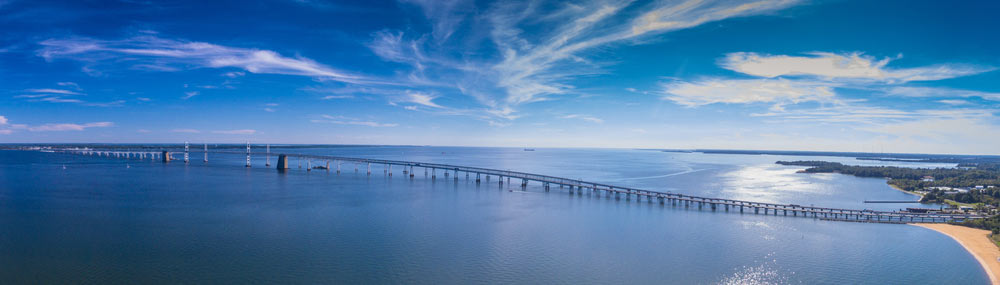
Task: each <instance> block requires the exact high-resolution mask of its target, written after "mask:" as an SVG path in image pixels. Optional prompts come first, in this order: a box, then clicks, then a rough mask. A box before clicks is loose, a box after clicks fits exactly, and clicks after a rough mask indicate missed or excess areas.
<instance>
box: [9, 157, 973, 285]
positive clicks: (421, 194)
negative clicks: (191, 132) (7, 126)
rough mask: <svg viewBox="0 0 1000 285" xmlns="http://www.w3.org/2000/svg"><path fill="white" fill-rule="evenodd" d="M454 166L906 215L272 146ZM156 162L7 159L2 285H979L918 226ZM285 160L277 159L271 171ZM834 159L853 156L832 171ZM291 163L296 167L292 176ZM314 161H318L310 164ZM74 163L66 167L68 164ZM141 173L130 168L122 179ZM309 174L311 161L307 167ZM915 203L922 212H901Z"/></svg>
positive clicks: (502, 160)
mask: <svg viewBox="0 0 1000 285" xmlns="http://www.w3.org/2000/svg"><path fill="white" fill-rule="evenodd" d="M272 151H274V152H276V153H277V152H282V151H284V152H306V153H315V154H330V155H345V156H356V157H378V158H391V159H406V160H415V161H426V162H442V163H454V164H461V165H470V166H484V167H493V168H501V169H513V170H519V171H527V172H537V173H541V174H549V175H556V176H565V177H573V178H584V179H586V180H592V181H599V182H608V183H614V184H619V185H626V186H633V187H640V188H646V189H650V190H669V191H675V192H682V193H689V194H697V195H708V196H719V197H727V198H738V199H748V200H757V201H770V202H785V203H797V204H816V205H824V206H831V207H850V208H872V209H894V208H898V207H901V206H900V205H898V204H897V205H892V204H862V203H861V201H863V200H865V199H881V200H900V199H914V197H913V196H910V195H908V194H905V193H901V192H899V191H895V190H892V189H891V188H889V187H888V186H886V185H885V181H884V180H881V179H870V178H869V179H865V178H856V177H850V176H844V175H835V174H819V175H816V174H812V175H810V174H797V173H795V171H796V170H798V169H800V168H796V167H786V166H780V165H774V164H773V162H774V161H775V160H794V159H810V160H815V159H818V158H815V157H811V158H810V157H804V158H799V157H785V156H749V155H706V154H687V153H663V152H652V151H641V150H589V149H538V150H536V151H534V152H525V151H522V150H521V149H504V148H437V147H433V148H432V147H335V148H317V149H295V150H277V149H272ZM192 157H194V158H195V162H193V163H191V164H190V165H184V164H183V163H177V162H174V163H170V164H166V165H164V164H161V163H155V162H151V161H135V160H132V161H125V160H113V159H105V158H92V157H81V156H73V155H65V154H53V153H38V152H18V151H0V227H2V228H3V229H4V231H3V232H2V233H0V283H4V284H8V283H39V282H41V283H67V282H72V283H77V282H86V283H149V282H155V283H207V282H213V283H223V282H225V283H255V282H256V283H275V282H284V283H288V282H292V283H408V284H411V283H416V284H421V283H558V284H562V283H639V284H652V283H656V284H660V283H674V284H715V283H732V284H755V283H758V284H759V283H805V284H819V283H826V284H845V283H846V284H861V283H867V284H889V283H891V284H900V283H937V284H940V283H948V284H985V283H987V279H986V276H985V273H984V272H983V271H982V269H981V268H979V266H978V263H977V262H976V261H975V259H974V258H973V257H972V256H971V255H969V254H968V253H967V252H965V251H964V250H962V248H961V247H960V246H959V245H958V244H957V243H956V242H954V241H952V240H951V239H950V238H948V237H946V236H944V235H941V234H938V233H936V232H933V231H930V230H927V229H923V228H918V227H913V226H906V225H880V224H861V223H842V222H825V221H820V220H815V219H810V218H786V217H775V216H761V215H752V214H742V215H741V214H739V213H726V212H724V211H718V212H711V211H698V210H694V209H684V208H682V207H670V206H660V205H659V204H656V203H648V202H646V201H642V202H637V201H634V200H625V199H622V200H614V199H608V198H598V197H594V196H591V195H587V194H583V195H570V194H567V193H566V192H564V191H561V190H559V189H558V188H554V189H553V190H552V191H550V192H545V191H544V190H542V189H541V188H540V187H538V185H532V186H531V187H529V188H528V189H527V191H520V190H519V189H508V188H506V186H505V188H500V187H498V186H497V185H496V184H494V183H483V184H480V185H478V186H477V185H476V184H475V183H474V182H472V181H468V180H465V179H464V175H461V176H460V178H461V179H460V180H459V181H457V182H455V181H454V180H451V179H443V175H442V174H441V173H438V179H437V180H431V179H429V178H427V177H423V173H422V170H420V169H417V174H418V175H417V177H415V178H414V179H409V178H408V177H405V176H403V175H402V173H400V171H401V169H394V170H395V175H394V176H392V177H388V176H385V175H384V174H383V171H382V168H381V166H373V174H372V176H366V175H364V167H365V166H361V167H360V172H359V173H354V166H353V165H348V164H345V165H343V166H342V169H343V173H341V174H340V175H337V174H335V173H327V172H325V171H311V172H307V171H304V170H299V169H296V168H293V169H292V170H291V171H289V172H287V173H283V174H282V173H278V172H277V171H274V170H273V169H265V168H264V167H263V158H261V157H255V158H254V163H255V167H253V168H250V169H246V168H244V167H243V166H242V164H243V159H244V158H243V157H242V156H239V155H219V154H215V155H212V156H210V158H209V159H210V162H209V163H208V164H203V163H202V162H200V156H199V155H198V154H195V155H193V156H192ZM272 159H273V158H272ZM822 159H824V160H838V159H841V160H842V159H844V158H822ZM297 163H298V162H297V161H294V160H293V162H292V165H293V167H294V166H295V165H297ZM314 163H324V162H319V161H314ZM64 165H65V166H66V169H65V170H63V169H62V167H63V166H64ZM126 165H128V167H126ZM303 165H305V163H303ZM906 205H908V206H912V205H910V204H906Z"/></svg>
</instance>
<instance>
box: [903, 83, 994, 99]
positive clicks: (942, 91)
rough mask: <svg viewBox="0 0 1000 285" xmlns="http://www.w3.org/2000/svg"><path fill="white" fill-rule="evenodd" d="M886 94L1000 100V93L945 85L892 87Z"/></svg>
mask: <svg viewBox="0 0 1000 285" xmlns="http://www.w3.org/2000/svg"><path fill="white" fill-rule="evenodd" d="M886 94H888V95H892V96H902V97H941V98H956V97H961V98H968V97H979V98H983V99H987V100H993V101H1000V93H993V92H982V91H974V90H962V89H952V88H944V87H906V86H899V87H893V88H890V89H889V90H888V91H886Z"/></svg>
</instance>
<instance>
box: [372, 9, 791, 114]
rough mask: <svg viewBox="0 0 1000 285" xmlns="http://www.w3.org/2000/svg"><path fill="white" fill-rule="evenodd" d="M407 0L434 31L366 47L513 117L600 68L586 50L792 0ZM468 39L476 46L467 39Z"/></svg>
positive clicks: (385, 36)
mask: <svg viewBox="0 0 1000 285" xmlns="http://www.w3.org/2000/svg"><path fill="white" fill-rule="evenodd" d="M414 2H415V3H414V4H417V5H420V6H421V7H422V8H423V9H424V11H425V12H427V11H434V13H429V12H428V13H426V15H427V18H428V19H429V20H430V21H431V22H432V26H433V27H434V29H433V33H434V34H433V35H431V36H427V35H416V36H412V35H408V34H405V33H402V32H392V31H382V32H378V33H374V34H373V35H372V37H373V40H372V42H371V44H370V45H369V48H370V49H371V50H372V51H373V52H374V53H375V54H376V55H379V56H380V57H381V58H383V59H384V60H386V61H393V62H400V63H405V64H407V65H409V66H410V67H412V69H411V71H410V72H409V73H405V74H406V80H407V82H409V83H411V84H423V85H426V86H436V87H443V88H455V89H458V90H459V91H460V92H462V93H463V94H465V95H468V96H471V97H473V98H475V99H476V100H477V101H478V102H479V103H480V104H482V105H484V106H486V107H487V110H485V112H486V113H487V114H489V115H491V116H495V118H501V119H507V120H511V119H515V118H517V117H519V116H518V115H517V114H516V110H515V108H516V107H517V106H518V105H522V104H528V103H533V102H540V101H546V100H553V99H554V96H553V95H561V94H568V93H571V92H572V90H573V89H574V86H573V85H572V82H573V80H575V79H578V78H579V77H580V76H583V75H593V74H600V73H603V72H604V71H602V67H603V66H606V65H607V63H601V62H594V61H592V60H589V59H588V58H587V56H588V54H587V52H589V51H591V50H594V49H597V48H600V47H606V46H609V45H614V44H634V43H639V41H640V40H642V39H644V37H646V36H652V35H656V34H661V33H665V32H670V31H675V30H679V29H684V28H690V27H694V26H698V25H701V24H704V23H708V22H712V21H718V20H723V19H727V18H731V17H741V16H749V15H758V14H762V13H767V12H772V11H777V10H780V9H783V8H786V7H789V6H791V5H793V4H795V3H797V1H789V0H761V1H755V2H749V3H746V2H739V1H711V0H707V1H706V0H688V1H667V0H660V1H654V2H653V3H638V2H632V1H594V2H580V1H577V2H571V3H555V4H551V5H550V4H548V3H537V2H527V3H518V2H497V3H494V4H491V5H490V7H489V8H487V9H482V11H483V12H481V13H478V14H477V15H475V17H477V18H475V19H466V18H464V17H466V16H464V15H460V14H454V13H451V12H450V11H452V10H453V9H452V7H450V6H449V5H450V2H440V1H414ZM552 8H555V11H553V10H552ZM543 13H544V14H543ZM622 19H626V20H622ZM628 19H631V20H628ZM456 23H461V25H469V26H471V27H470V28H469V29H472V30H477V31H488V33H486V34H485V36H487V37H488V38H487V40H488V41H489V43H492V44H493V46H494V47H495V48H496V50H497V51H498V52H499V54H500V58H499V59H497V58H494V57H487V58H477V57H476V56H475V53H471V54H470V53H469V52H467V51H468V50H469V49H470V48H475V49H481V48H482V46H479V45H478V43H481V42H483V39H482V38H481V37H483V35H484V33H469V34H466V35H463V36H465V37H466V38H463V39H461V40H456V39H455V38H454V37H456V36H458V34H451V31H454V30H452V29H450V27H455V25H456ZM536 27H545V28H544V29H542V30H538V32H532V33H530V34H528V33H525V32H524V31H525V30H526V29H533V31H535V30H537V28H536ZM463 29H464V28H463ZM443 35H450V38H451V39H450V40H448V42H449V43H455V45H445V44H441V43H440V41H439V42H437V43H427V41H426V40H425V39H427V38H434V39H441V38H445V39H447V38H449V36H443ZM469 43H476V46H474V47H469V46H468V45H469ZM456 55H460V56H456ZM401 74H402V73H401ZM490 119H493V118H490ZM488 120H489V119H488Z"/></svg>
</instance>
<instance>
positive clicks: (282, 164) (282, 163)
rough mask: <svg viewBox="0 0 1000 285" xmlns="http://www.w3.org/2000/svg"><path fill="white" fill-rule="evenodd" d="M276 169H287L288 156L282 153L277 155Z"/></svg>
mask: <svg viewBox="0 0 1000 285" xmlns="http://www.w3.org/2000/svg"><path fill="white" fill-rule="evenodd" d="M277 165H278V167H277V168H278V171H284V170H286V169H288V156H287V155H284V154H279V155H278V163H277Z"/></svg>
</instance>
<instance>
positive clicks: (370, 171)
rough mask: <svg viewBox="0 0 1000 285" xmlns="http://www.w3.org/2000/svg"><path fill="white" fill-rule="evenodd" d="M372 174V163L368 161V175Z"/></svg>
mask: <svg viewBox="0 0 1000 285" xmlns="http://www.w3.org/2000/svg"><path fill="white" fill-rule="evenodd" d="M371 175H372V163H371V162H369V163H368V176H371Z"/></svg>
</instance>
